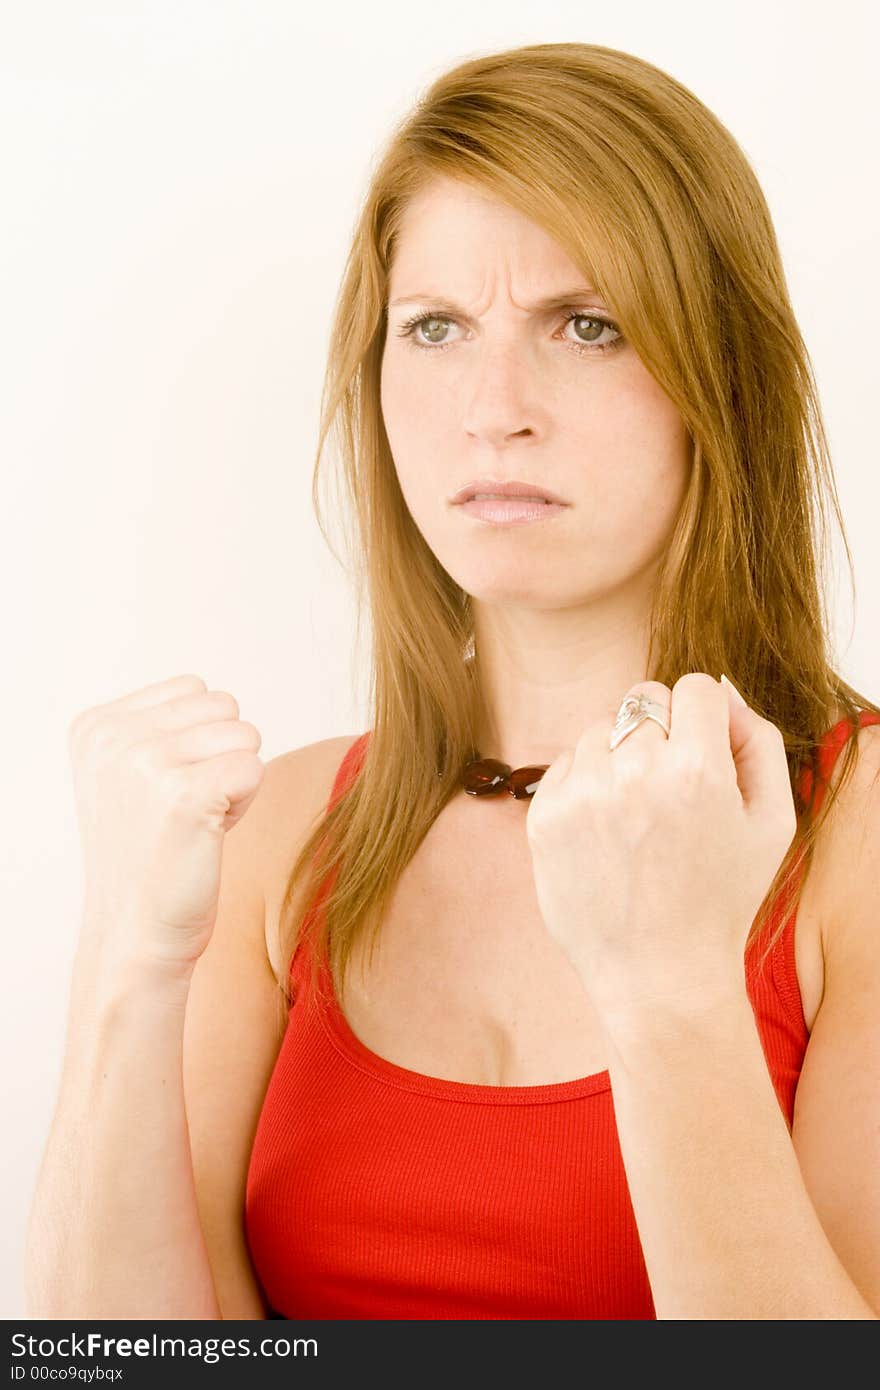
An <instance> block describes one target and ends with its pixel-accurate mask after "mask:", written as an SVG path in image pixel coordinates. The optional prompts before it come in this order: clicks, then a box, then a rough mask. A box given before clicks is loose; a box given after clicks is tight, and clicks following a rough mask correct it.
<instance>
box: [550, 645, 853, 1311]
mask: <svg viewBox="0 0 880 1390" xmlns="http://www.w3.org/2000/svg"><path fill="white" fill-rule="evenodd" d="M640 687H641V690H642V691H644V692H645V693H647V694H649V695H650V697H651V698H652V699H656V700H657V701H659V702H660V703H661V705H662V704H664V703H666V705H667V707H668V708H669V709H670V719H669V725H668V729H667V731H666V732H665V733H664V730H663V729H661V728H659V727H658V726H657V725H656V724H654V723H653V722H648V721H646V722H644V723H642V724H640V725H639V726H638V727H637V728H636V729H635V731H634V732H632V733H631V734H630V735H629V736H628V737H627V738H626V740H625V741H624V742H622V743H621V744H620V746H619V747H618V748H616V749H615V750H614V751H613V752H611V753H610V754H609V753H608V752H607V747H608V743H607V740H608V733H607V729H606V728H604V727H603V726H602V725H601V724H596V725H590V726H588V727H587V728H586V729H585V730H584V733H583V735H582V737H581V738H580V739H579V741H578V743H577V744H576V745H575V747H574V748H573V749H566V750H564V751H563V753H562V754H560V756H559V757H558V758H557V759H556V760H555V762H554V763H553V764H551V765H550V767H549V768H548V769H547V771H546V772H545V773H544V776H543V778H542V779H541V781H540V784H539V785H538V787H537V790H536V791H535V793H534V795H533V797H532V802H531V806H530V808H529V811H528V819H527V831H528V839H529V846H530V849H531V854H532V861H533V869H534V877H535V887H536V891H537V896H538V903H539V906H540V909H541V913H542V916H543V918H544V923H545V926H546V927H547V929H548V931H549V933H550V934H551V936H552V937H553V938H554V940H556V942H557V943H558V944H559V945H560V946H561V947H562V949H563V950H564V951H565V953H566V954H567V955H568V957H569V959H570V961H571V964H572V966H573V967H574V969H575V971H576V973H577V974H578V977H579V978H580V980H581V982H582V984H583V987H584V990H585V992H586V993H587V995H588V996H589V998H590V999H591V1001H592V1003H593V1005H594V1007H595V1012H596V1015H597V1017H598V1019H599V1022H600V1024H601V1026H602V1028H603V1031H604V1034H605V1038H606V1044H607V1050H608V1053H609V1063H608V1071H609V1075H610V1079H611V1093H612V1100H613V1105H614V1113H615V1119H616V1123H617V1131H618V1136H619V1141H620V1149H621V1155H622V1158H623V1164H624V1168H625V1171H626V1177H627V1183H628V1186H629V1191H630V1197H631V1200H632V1206H633V1211H634V1214H635V1220H636V1225H637V1227H638V1232H639V1237H640V1240H641V1244H642V1250H643V1253H644V1258H645V1264H646V1267H647V1272H648V1278H649V1281H650V1284H651V1291H652V1294H653V1297H654V1305H655V1311H656V1314H657V1317H658V1318H659V1319H667V1318H675V1319H694V1318H701V1319H719V1318H721V1319H727V1318H738V1319H757V1318H761V1319H764V1318H767V1319H777V1318H797V1319H814V1318H859V1319H877V1318H880V725H878V726H870V725H868V726H866V727H864V728H862V729H861V730H860V732H859V735H858V745H859V748H858V752H859V756H858V759H857V762H856V765H855V767H854V768H853V775H852V776H851V777H850V779H849V781H848V782H847V784H846V786H845V787H844V788H843V789H842V791H840V792H839V793H838V796H837V799H836V801H835V804H834V805H833V806H832V807H831V810H830V812H829V814H828V817H827V819H826V821H825V823H824V825H823V832H824V836H823V840H822V844H823V848H824V849H825V850H826V853H825V862H826V863H830V864H832V865H833V873H831V872H830V871H829V873H828V874H826V875H823V878H822V889H823V891H822V896H823V901H824V902H825V904H826V909H827V904H828V903H830V904H831V905H832V916H831V919H830V920H826V918H825V917H824V916H823V917H822V921H823V927H824V929H825V938H826V939H825V941H824V942H823V949H824V955H825V990H824V996H823V999H822V1003H821V1006H820V1009H819V1012H818V1015H817V1017H816V1020H815V1023H814V1027H813V1030H812V1034H811V1036H810V1040H809V1043H808V1046H807V1049H806V1053H805V1057H804V1062H803V1067H802V1071H801V1075H800V1078H799V1084H798V1089H797V1094H796V1098H795V1108H794V1117H793V1124H792V1131H791V1133H789V1128H788V1124H787V1121H786V1117H785V1115H784V1114H783V1111H782V1107H781V1105H780V1103H779V1100H778V1099H777V1095H776V1091H775V1089H774V1085H773V1081H772V1079H771V1076H770V1071H769V1068H768V1065H767V1061H766V1059H765V1056H764V1050H763V1046H762V1042H761V1037H760V1034H759V1032H758V1026H757V1022H756V1019H755V1015H754V1012H753V1009H752V1005H751V1001H750V999H749V996H748V993H747V989H746V977H745V969H744V961H743V952H744V946H745V944H746V938H747V935H748V930H749V927H750V924H751V923H752V922H753V921H754V918H755V915H756V913H757V910H758V908H759V906H761V904H762V900H763V899H764V898H765V896H766V893H767V891H768V890H769V888H770V886H771V885H772V881H773V878H774V874H775V872H776V870H777V869H778V867H779V865H780V863H781V862H782V859H783V855H784V851H786V850H787V848H788V847H789V846H790V844H791V841H792V837H793V835H794V833H795V829H796V816H795V810H794V805H793V800H792V793H791V786H790V781H789V772H788V765H787V761H786V755H785V747H784V744H783V740H782V735H781V734H780V731H779V730H778V729H777V728H776V727H775V726H774V725H773V724H772V723H770V722H769V721H767V720H765V719H763V718H761V717H760V716H759V715H758V714H757V712H756V711H754V710H752V709H750V707H749V706H748V705H747V704H746V703H745V702H744V701H743V700H742V698H741V697H738V696H736V694H735V692H733V689H732V687H728V689H727V691H725V689H724V686H723V685H719V683H718V682H716V681H715V680H714V679H713V678H712V677H711V676H709V675H707V674H706V673H705V672H689V673H687V674H686V675H684V676H681V677H680V678H679V680H678V681H676V683H675V685H674V686H673V688H672V690H671V691H670V690H669V688H668V687H666V686H664V685H662V684H660V683H659V682H653V681H649V682H642V683H640ZM603 745H604V748H603ZM600 755H601V756H600ZM831 878H833V884H831V886H830V891H827V892H826V887H827V886H828V885H829V883H830V879H831Z"/></svg>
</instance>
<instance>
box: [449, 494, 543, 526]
mask: <svg viewBox="0 0 880 1390" xmlns="http://www.w3.org/2000/svg"><path fill="white" fill-rule="evenodd" d="M458 506H459V510H460V511H463V512H467V513H468V515H469V516H475V517H478V518H479V519H480V520H481V521H489V522H493V523H495V524H496V525H499V524H500V525H504V524H506V523H509V522H517V523H519V522H526V521H549V520H550V518H551V517H553V516H558V515H559V514H560V512H563V511H565V507H566V504H565V503H562V502H542V501H541V500H540V498H535V497H480V498H476V497H472V498H471V499H470V500H469V501H467V502H460V503H459V504H458Z"/></svg>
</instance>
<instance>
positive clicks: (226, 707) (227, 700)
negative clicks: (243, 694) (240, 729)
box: [210, 690, 241, 719]
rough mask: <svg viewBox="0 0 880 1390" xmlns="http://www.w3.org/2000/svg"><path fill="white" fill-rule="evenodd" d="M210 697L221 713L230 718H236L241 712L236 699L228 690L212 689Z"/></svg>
mask: <svg viewBox="0 0 880 1390" xmlns="http://www.w3.org/2000/svg"><path fill="white" fill-rule="evenodd" d="M210 695H211V698H212V700H213V701H214V703H215V705H216V706H217V707H218V709H219V711H220V712H221V713H224V714H225V715H226V716H227V717H228V718H230V719H237V718H238V716H239V714H240V713H241V711H240V709H239V706H238V701H237V700H236V698H235V696H234V695H230V693H229V691H228V690H212V691H211V692H210Z"/></svg>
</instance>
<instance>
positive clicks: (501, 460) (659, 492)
mask: <svg viewBox="0 0 880 1390" xmlns="http://www.w3.org/2000/svg"><path fill="white" fill-rule="evenodd" d="M388 301H389V303H388V328H387V336H386V342H385V348H384V353H383V358H382V375H381V404H382V413H383V417H384V422H385V429H386V432H387V435H388V440H389V444H390V447H391V453H392V456H393V459H394V466H395V469H396V471H397V475H398V478H399V481H400V487H401V490H402V492H403V496H404V498H405V500H406V503H407V506H408V508H409V511H410V513H411V514H412V517H413V520H414V522H415V524H416V526H417V527H418V529H419V531H420V532H421V534H422V536H423V537H424V539H425V541H426V542H427V544H428V545H429V546H430V548H431V550H432V551H433V552H434V554H435V555H436V556H437V559H438V560H439V562H440V563H441V564H442V565H443V567H444V569H446V571H447V572H448V573H449V574H450V575H451V576H452V578H453V579H454V580H455V581H456V582H457V583H458V584H459V585H460V586H461V587H462V588H463V589H464V590H465V592H467V593H469V594H471V595H472V596H473V597H474V598H476V599H478V600H483V601H484V602H486V603H488V604H504V603H510V604H515V605H518V606H526V607H533V608H542V607H544V608H551V607H552V608H559V607H570V606H576V605H578V604H583V603H589V602H590V601H591V599H595V598H596V597H598V596H599V595H600V594H602V593H608V592H610V591H611V590H613V589H617V588H620V587H621V586H630V585H632V584H633V583H636V584H639V583H642V582H645V581H647V580H648V579H649V578H651V577H652V576H653V574H654V573H655V571H656V566H657V563H658V561H659V559H660V557H661V556H662V553H663V551H664V549H665V547H666V544H667V542H668V539H669V536H670V534H671V531H672V527H673V525H674V522H675V519H676V516H677V514H678V510H679V507H680V505H681V501H682V498H683V495H684V490H685V487H686V484H687V480H688V476H689V470H690V466H691V449H690V441H689V437H688V433H687V430H686V428H685V425H684V422H683V420H682V418H681V415H680V414H679V411H678V409H677V407H676V406H675V405H674V404H673V402H672V401H671V400H670V398H669V397H668V396H667V395H666V393H665V392H664V391H663V390H662V388H661V387H660V385H659V384H658V382H657V381H656V380H655V378H654V377H653V376H652V375H651V373H650V372H649V371H648V370H647V368H646V367H645V366H644V364H643V363H642V361H641V359H640V358H639V357H638V356H637V354H636V353H635V351H634V349H633V348H632V347H630V345H629V344H628V343H627V342H626V341H625V340H624V339H623V338H622V336H621V333H620V330H618V328H617V327H616V325H615V323H614V307H613V305H610V304H605V303H603V301H602V300H601V298H600V297H599V296H598V295H597V294H596V293H594V292H592V291H591V290H590V287H589V286H587V285H584V283H583V276H582V275H581V273H580V272H579V271H578V268H577V266H576V265H575V264H574V263H573V262H572V261H571V259H570V258H569V256H568V255H567V253H566V252H565V251H564V250H563V249H562V248H561V247H560V246H559V244H558V243H557V242H556V241H554V240H553V238H552V237H550V236H548V235H547V233H546V232H545V231H544V230H543V229H542V228H541V227H539V226H538V225H537V224H535V223H534V222H532V221H530V220H529V219H528V218H526V217H524V216H523V215H522V214H521V213H519V212H518V211H516V210H515V209H513V208H511V207H509V206H508V205H506V204H504V203H501V202H499V201H497V200H496V199H494V198H492V197H490V196H489V195H485V194H483V193H482V192H481V191H479V190H475V189H473V188H472V187H470V186H469V185H467V184H465V183H462V182H459V181H456V180H452V179H436V180H435V181H434V182H432V183H431V184H430V185H429V186H428V187H426V188H425V189H424V190H423V191H422V192H421V193H420V194H419V195H418V196H417V197H416V198H414V199H413V201H412V202H411V203H410V204H409V205H408V207H407V209H406V212H405V214H404V217H403V221H402V225H401V230H400V237H399V241H398V244H397V247H396V250H395V256H394V261H393V265H392V268H391V277H390V288H389V294H388ZM550 301H556V302H555V303H551V302H550ZM417 320H421V322H418V321H417ZM474 479H497V480H501V479H503V480H517V481H520V482H525V483H532V484H536V485H537V486H538V487H546V488H547V489H548V490H549V491H551V492H552V493H554V494H555V495H556V496H558V497H559V498H561V499H562V500H563V502H564V503H565V504H566V505H565V506H563V507H561V508H556V509H552V510H551V509H548V512H547V515H546V516H544V515H540V516H539V519H538V520H536V521H528V522H516V523H513V522H510V521H507V522H505V523H503V524H499V523H498V522H497V521H494V522H493V521H491V520H486V519H484V518H481V517H479V516H477V515H474V514H473V513H472V512H468V511H467V510H466V509H464V508H462V507H461V506H459V505H456V504H454V503H453V502H452V501H451V498H452V497H453V495H454V494H455V493H456V492H457V491H458V490H459V489H460V488H462V487H463V486H464V485H465V484H467V483H469V482H471V481H472V480H474ZM496 515H497V514H496Z"/></svg>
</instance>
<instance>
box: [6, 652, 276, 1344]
mask: <svg viewBox="0 0 880 1390" xmlns="http://www.w3.org/2000/svg"><path fill="white" fill-rule="evenodd" d="M238 713H239V711H238V704H237V702H236V700H235V699H234V697H233V696H231V695H229V694H228V693H227V692H225V691H209V690H208V689H207V687H206V685H205V682H204V681H203V680H202V679H201V677H199V676H191V675H190V676H178V677H176V678H173V679H171V680H168V681H161V682H158V683H157V684H155V685H153V686H149V687H147V688H145V689H143V690H138V691H135V692H133V693H132V694H129V695H125V696H123V697H122V698H120V699H118V700H114V701H111V702H109V703H107V704H106V705H101V706H97V707H95V708H94V709H90V710H86V711H84V712H83V714H81V715H80V716H78V718H77V719H76V720H75V721H74V723H73V725H72V726H71V731H70V753H71V762H72V765H73V772H74V791H75V796H76V804H77V814H78V819H79V828H80V834H81V838H82V846H83V852H84V860H85V884H86V892H85V905H84V909H83V918H82V921H81V923H80V938H79V941H78V945H77V952H76V957H75V962H74V971H73V978H72V983H71V994H70V1005H69V1012H68V1034H67V1047H66V1051H65V1058H64V1065H63V1071H62V1079H61V1087H60V1092H59V1097H58V1101H57V1105H56V1111H55V1115H54V1116H53V1121H52V1125H51V1129H50V1134H49V1139H48V1143H47V1146H46V1150H45V1153H44V1155H43V1162H42V1166H41V1170H40V1173H39V1176H38V1181H37V1187H36V1191H35V1193H34V1197H33V1201H32V1205H31V1210H30V1213H29V1223H28V1235H27V1246H26V1254H25V1288H26V1300H27V1310H28V1313H29V1315H30V1316H35V1317H44V1318H53V1319H54V1318H64V1319H77V1318H84V1317H96V1318H178V1319H179V1318H215V1319H216V1318H220V1317H221V1316H222V1313H221V1310H220V1305H219V1303H218V1299H217V1293H216V1291H215V1286H214V1280H213V1277H212V1273H211V1266H210V1263H209V1259H208V1253H207V1247H206V1244H205V1239H204V1235H203V1231H202V1227H201V1224H200V1220H199V1211H198V1201H197V1196H196V1191H195V1179H194V1171H193V1163H192V1155H191V1151H190V1139H189V1131H188V1126H187V1113H186V1106H185V1101H184V1065H183V1036H184V1020H185V1017H186V1013H187V1001H188V998H189V993H190V985H191V981H192V978H193V975H194V973H195V967H196V964H197V962H198V960H199V959H200V957H201V956H202V955H203V954H205V952H206V947H208V944H209V942H210V940H211V936H212V933H213V932H214V928H215V925H216V923H217V921H218V914H219V915H223V916H225V917H229V916H230V915H231V913H232V912H234V910H235V906H236V902H237V894H238V887H237V885H239V886H240V885H241V884H242V883H245V882H247V883H251V882H252V881H253V878H254V873H255V870H254V869H253V867H252V868H251V870H250V871H249V872H244V871H243V870H242V868H241V865H242V863H243V862H244V861H245V860H246V858H247V855H246V853H244V852H243V847H244V848H245V849H246V848H247V847H248V845H249V841H248V837H247V835H245V838H244V840H243V841H241V842H237V844H236V848H235V849H233V848H232V841H231V840H230V842H229V845H228V846H227V849H228V850H229V851H230V853H229V854H227V855H226V859H227V868H226V871H225V872H224V873H223V874H222V878H223V879H224V880H226V881H227V882H229V883H231V884H232V885H233V890H234V891H232V893H231V895H230V894H229V893H223V892H221V865H222V862H223V859H224V841H226V839H227V836H228V832H229V831H230V830H232V829H233V828H234V827H235V826H236V825H239V824H242V825H243V826H245V827H246V826H247V821H246V819H245V817H246V812H247V810H248V807H249V806H250V805H251V803H252V802H253V800H254V798H255V797H256V795H257V791H258V789H259V787H260V784H261V782H262V779H263V773H264V771H265V769H264V767H263V764H262V763H261V761H260V759H259V758H258V756H257V751H256V750H257V749H258V748H259V745H260V742H261V740H260V734H259V731H258V730H257V729H256V728H255V726H254V725H253V724H249V723H246V722H243V721H241V720H240V719H239V718H238ZM223 902H225V903H226V907H225V908H224V911H223V913H222V914H221V913H220V908H221V905H222V904H223ZM230 905H231V906H230ZM238 925H239V930H240V932H241V929H242V927H243V924H242V923H241V922H239V924H238ZM260 925H261V923H260ZM229 934H230V933H229V931H228V929H224V937H225V938H228V936H229ZM226 954H227V953H226V951H225V950H224V949H221V950H220V955H221V957H225V955H226Z"/></svg>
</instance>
